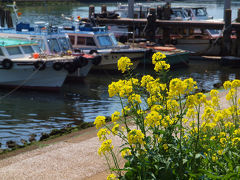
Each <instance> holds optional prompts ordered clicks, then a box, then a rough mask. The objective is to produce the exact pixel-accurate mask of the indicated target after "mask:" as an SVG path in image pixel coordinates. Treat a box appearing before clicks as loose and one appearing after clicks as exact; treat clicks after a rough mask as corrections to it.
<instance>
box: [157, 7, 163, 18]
mask: <svg viewBox="0 0 240 180" xmlns="http://www.w3.org/2000/svg"><path fill="white" fill-rule="evenodd" d="M157 19H162V6H157Z"/></svg>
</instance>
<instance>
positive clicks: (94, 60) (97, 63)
mask: <svg viewBox="0 0 240 180" xmlns="http://www.w3.org/2000/svg"><path fill="white" fill-rule="evenodd" d="M101 61H102V57H101V56H95V57H94V58H93V61H92V63H93V65H95V66H97V65H99V64H100V63H101Z"/></svg>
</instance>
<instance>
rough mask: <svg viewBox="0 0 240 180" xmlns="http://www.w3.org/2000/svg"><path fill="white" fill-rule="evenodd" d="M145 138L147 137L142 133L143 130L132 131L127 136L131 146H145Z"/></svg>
mask: <svg viewBox="0 0 240 180" xmlns="http://www.w3.org/2000/svg"><path fill="white" fill-rule="evenodd" d="M144 137H145V136H144V134H143V133H142V131H141V130H136V129H133V130H131V131H130V132H129V133H128V135H127V138H128V143H129V144H130V145H132V144H137V143H139V144H142V145H143V144H144V141H143V139H144Z"/></svg>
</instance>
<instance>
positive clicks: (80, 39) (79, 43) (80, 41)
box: [77, 37, 86, 45]
mask: <svg viewBox="0 0 240 180" xmlns="http://www.w3.org/2000/svg"><path fill="white" fill-rule="evenodd" d="M85 40H86V39H85V37H77V44H78V45H85V44H86V43H85V42H86V41H85Z"/></svg>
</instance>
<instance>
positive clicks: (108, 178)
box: [107, 174, 118, 180]
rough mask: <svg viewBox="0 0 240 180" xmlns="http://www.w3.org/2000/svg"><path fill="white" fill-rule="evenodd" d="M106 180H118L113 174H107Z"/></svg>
mask: <svg viewBox="0 0 240 180" xmlns="http://www.w3.org/2000/svg"><path fill="white" fill-rule="evenodd" d="M107 180H118V178H117V177H116V175H115V174H109V175H108V177H107Z"/></svg>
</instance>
